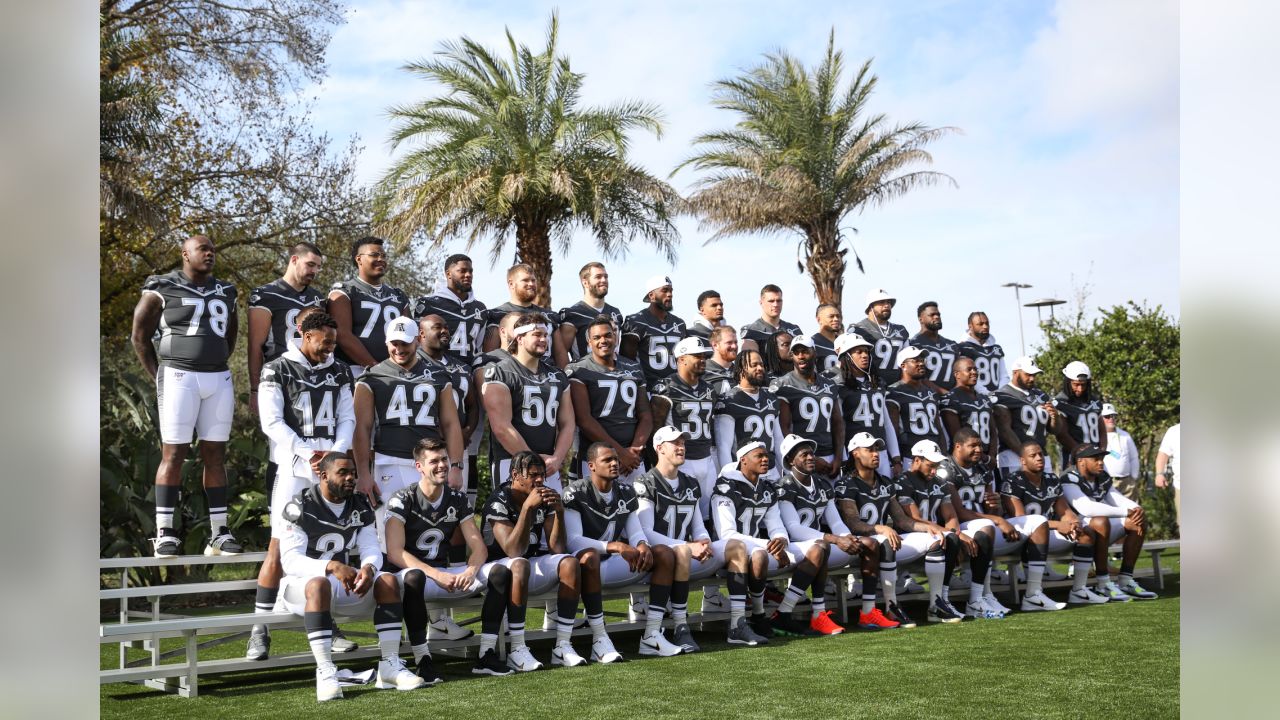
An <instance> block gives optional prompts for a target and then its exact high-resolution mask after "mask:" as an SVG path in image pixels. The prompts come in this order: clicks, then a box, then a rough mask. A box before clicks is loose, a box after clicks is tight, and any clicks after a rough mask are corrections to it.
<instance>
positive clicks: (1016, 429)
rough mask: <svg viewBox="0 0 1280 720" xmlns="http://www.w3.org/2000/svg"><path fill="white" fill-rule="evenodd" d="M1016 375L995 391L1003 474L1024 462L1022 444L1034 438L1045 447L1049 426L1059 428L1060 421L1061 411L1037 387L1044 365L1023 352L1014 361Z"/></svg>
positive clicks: (997, 458) (1003, 475)
mask: <svg viewBox="0 0 1280 720" xmlns="http://www.w3.org/2000/svg"><path fill="white" fill-rule="evenodd" d="M1011 369H1012V370H1013V378H1012V379H1010V381H1009V384H1008V385H1005V386H1003V387H1001V388H1000V389H999V390H998V391H996V394H995V401H996V406H995V408H994V411H995V420H996V430H997V431H998V432H999V433H1000V445H1001V447H1002V448H1003V449H1001V450H1000V454H999V455H997V456H996V463H997V464H998V465H999V467H1000V474H1001V476H1002V477H1007V476H1008V474H1009V473H1012V472H1014V471H1015V470H1017V469H1018V468H1019V467H1020V466H1021V464H1022V462H1021V460H1019V459H1018V458H1019V457H1021V455H1022V444H1023V443H1025V442H1028V441H1030V442H1034V443H1035V444H1037V445H1039V446H1040V447H1044V441H1045V436H1046V435H1047V432H1046V431H1048V430H1055V429H1056V428H1057V425H1058V423H1059V418H1058V411H1057V410H1056V409H1054V407H1053V401H1051V400H1050V399H1049V396H1048V395H1046V394H1045V392H1044V391H1043V390H1040V389H1039V388H1037V387H1036V375H1039V374H1040V368H1038V367H1036V364H1035V363H1034V362H1032V360H1031V358H1029V357H1026V356H1023V357H1020V358H1018V359H1017V360H1014V361H1013V367H1012V368H1011Z"/></svg>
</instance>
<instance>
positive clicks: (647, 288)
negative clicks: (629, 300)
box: [640, 275, 671, 302]
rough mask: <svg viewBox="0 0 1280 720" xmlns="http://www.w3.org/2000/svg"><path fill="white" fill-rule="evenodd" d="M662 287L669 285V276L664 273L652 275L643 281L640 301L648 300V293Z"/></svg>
mask: <svg viewBox="0 0 1280 720" xmlns="http://www.w3.org/2000/svg"><path fill="white" fill-rule="evenodd" d="M664 287H671V278H670V277H668V276H666V275H654V276H652V277H650V278H649V279H648V280H645V281H644V297H642V298H640V301H641V302H649V293H651V292H653V291H654V290H658V289H660V288H664Z"/></svg>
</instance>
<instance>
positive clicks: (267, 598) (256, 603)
mask: <svg viewBox="0 0 1280 720" xmlns="http://www.w3.org/2000/svg"><path fill="white" fill-rule="evenodd" d="M279 594H280V588H278V587H273V588H269V587H264V586H262V585H259V586H258V587H257V588H256V589H255V590H254V591H253V613H254V614H255V615H262V614H265V613H269V612H271V611H272V610H273V609H274V608H275V606H276V596H278V595H279ZM253 630H254V632H266V631H267V626H266V625H254V626H253Z"/></svg>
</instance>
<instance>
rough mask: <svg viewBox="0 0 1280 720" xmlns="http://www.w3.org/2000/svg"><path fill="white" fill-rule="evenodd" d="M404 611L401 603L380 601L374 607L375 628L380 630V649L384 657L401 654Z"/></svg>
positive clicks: (387, 658)
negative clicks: (401, 626) (401, 623)
mask: <svg viewBox="0 0 1280 720" xmlns="http://www.w3.org/2000/svg"><path fill="white" fill-rule="evenodd" d="M403 619H404V612H403V611H402V610H401V606H400V603H378V604H377V605H375V606H374V608H373V629H374V630H376V631H377V632H378V649H379V650H381V651H382V659H383V660H390V659H391V658H394V657H399V655H400V621H401V620H403Z"/></svg>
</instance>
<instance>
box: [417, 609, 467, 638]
mask: <svg viewBox="0 0 1280 720" xmlns="http://www.w3.org/2000/svg"><path fill="white" fill-rule="evenodd" d="M475 634H476V631H475V630H469V629H467V628H464V627H462V626H461V625H459V624H458V623H456V622H454V621H453V618H452V617H450V616H448V615H441V616H440V617H439V618H437V619H435V620H432V621H431V624H430V625H428V626H427V640H465V639H466V638H469V637H471V636H472V635H475Z"/></svg>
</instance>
